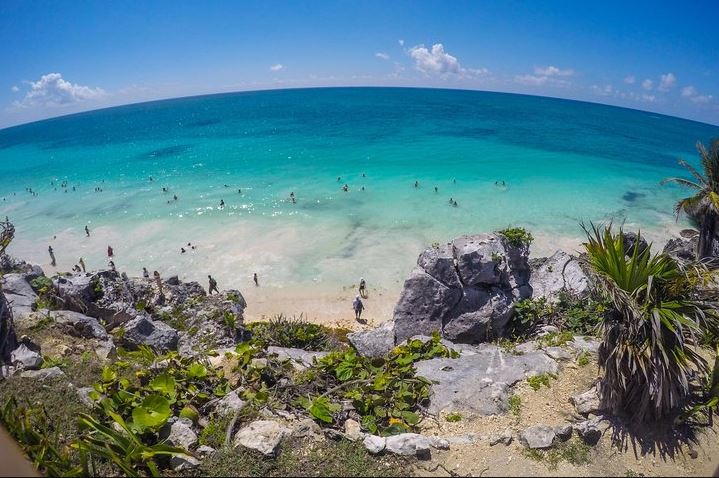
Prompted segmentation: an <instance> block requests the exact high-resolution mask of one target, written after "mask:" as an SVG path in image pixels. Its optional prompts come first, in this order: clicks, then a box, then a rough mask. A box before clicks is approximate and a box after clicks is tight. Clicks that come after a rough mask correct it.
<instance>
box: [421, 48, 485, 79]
mask: <svg viewBox="0 0 719 478" xmlns="http://www.w3.org/2000/svg"><path fill="white" fill-rule="evenodd" d="M407 53H408V54H409V56H410V57H412V59H413V60H414V67H415V68H416V69H417V70H419V71H421V72H422V73H424V74H425V75H438V76H440V77H442V78H446V77H448V76H450V75H454V76H458V77H467V76H481V75H485V74H487V73H488V72H489V70H487V69H486V68H479V69H476V68H463V67H462V65H461V64H460V63H459V60H458V59H457V57H455V56H452V55H450V54H449V53H447V52H446V51H444V45H442V44H441V43H435V44H434V45H432V48H431V49H429V48H427V47H425V46H424V45H415V46H413V47H412V48H410V49H409V50H408V51H407Z"/></svg>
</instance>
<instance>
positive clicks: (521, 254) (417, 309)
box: [394, 233, 531, 343]
mask: <svg viewBox="0 0 719 478" xmlns="http://www.w3.org/2000/svg"><path fill="white" fill-rule="evenodd" d="M528 254H529V247H528V246H519V247H517V246H514V245H512V244H510V243H509V241H508V240H507V239H506V238H505V237H504V236H502V235H501V234H498V233H491V234H477V235H473V236H461V237H458V238H456V239H455V240H454V241H452V242H451V243H449V244H445V245H442V246H439V247H436V248H429V249H426V250H425V251H424V252H422V253H421V254H420V256H419V258H418V259H417V267H416V268H415V269H414V270H413V271H412V272H411V273H410V275H409V277H408V278H407V280H406V281H405V283H404V288H403V290H402V293H401V295H400V298H399V301H398V303H397V305H396V307H395V310H394V324H395V340H396V342H397V343H399V342H403V341H404V340H405V339H407V338H409V337H412V336H414V335H418V334H420V335H431V334H432V332H434V331H439V332H441V333H442V335H443V336H444V337H445V338H447V339H449V340H452V341H456V342H465V343H478V342H484V341H487V340H491V339H493V338H496V337H501V336H502V335H504V333H505V329H506V326H507V323H508V322H509V319H510V318H511V316H512V311H513V305H514V302H516V300H518V299H521V298H526V297H529V295H530V293H531V290H530V288H529V264H528Z"/></svg>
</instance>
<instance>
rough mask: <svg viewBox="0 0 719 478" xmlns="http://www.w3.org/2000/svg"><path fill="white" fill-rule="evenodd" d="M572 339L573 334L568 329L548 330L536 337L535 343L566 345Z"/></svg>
mask: <svg viewBox="0 0 719 478" xmlns="http://www.w3.org/2000/svg"><path fill="white" fill-rule="evenodd" d="M573 339H574V335H572V333H571V332H570V331H568V330H565V331H564V332H550V333H548V334H547V335H543V336H542V337H539V338H538V339H537V343H539V344H540V345H542V346H544V347H561V346H563V345H567V344H568V343H569V342H571V341H572V340H573Z"/></svg>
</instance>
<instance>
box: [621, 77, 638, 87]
mask: <svg viewBox="0 0 719 478" xmlns="http://www.w3.org/2000/svg"><path fill="white" fill-rule="evenodd" d="M636 81H637V79H636V77H635V76H634V75H629V76H627V77H625V78H624V83H626V84H628V85H633V84H634V83H635V82H636Z"/></svg>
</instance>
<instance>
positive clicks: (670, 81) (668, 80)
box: [657, 73, 677, 91]
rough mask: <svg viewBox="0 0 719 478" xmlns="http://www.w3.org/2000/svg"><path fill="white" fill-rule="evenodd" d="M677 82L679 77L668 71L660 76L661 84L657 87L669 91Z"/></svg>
mask: <svg viewBox="0 0 719 478" xmlns="http://www.w3.org/2000/svg"><path fill="white" fill-rule="evenodd" d="M676 83H677V77H676V76H674V73H667V74H666V75H661V76H660V77H659V86H658V87H657V89H658V90H659V91H669V90H670V89H672V88H673V87H674V85H675V84H676Z"/></svg>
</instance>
